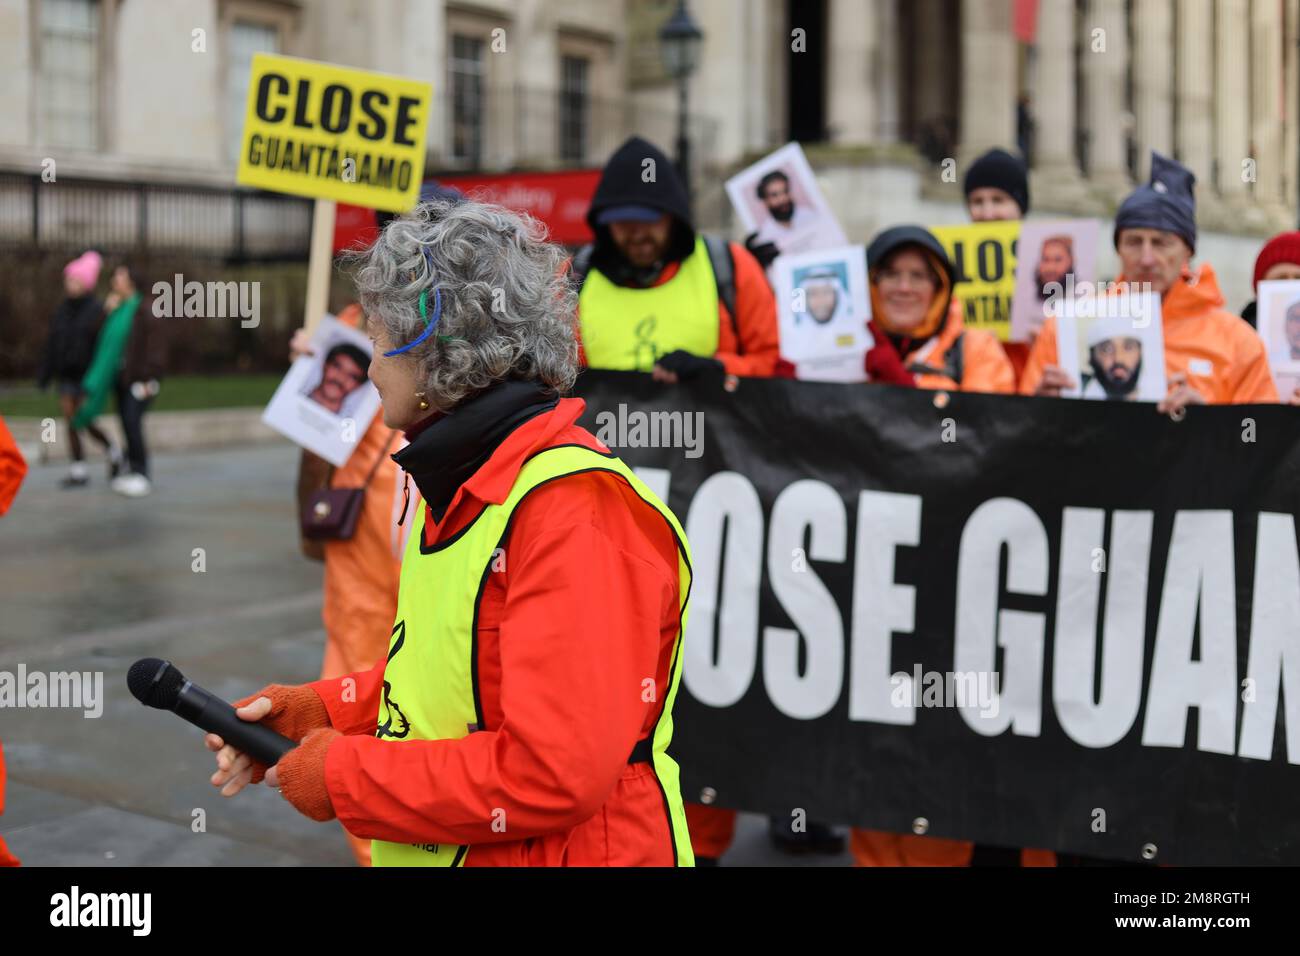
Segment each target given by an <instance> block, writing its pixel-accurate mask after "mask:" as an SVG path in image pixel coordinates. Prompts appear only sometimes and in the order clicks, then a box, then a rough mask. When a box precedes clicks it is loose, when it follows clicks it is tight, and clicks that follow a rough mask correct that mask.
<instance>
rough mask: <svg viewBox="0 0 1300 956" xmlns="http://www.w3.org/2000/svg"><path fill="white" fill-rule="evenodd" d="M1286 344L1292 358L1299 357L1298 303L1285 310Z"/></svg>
mask: <svg viewBox="0 0 1300 956" xmlns="http://www.w3.org/2000/svg"><path fill="white" fill-rule="evenodd" d="M1286 343H1287V345H1289V346H1291V356H1292V358H1294V357H1295V356H1297V355H1300V302H1297V303H1296V304H1295V305H1293V306H1291V308H1289V309H1287V310H1286Z"/></svg>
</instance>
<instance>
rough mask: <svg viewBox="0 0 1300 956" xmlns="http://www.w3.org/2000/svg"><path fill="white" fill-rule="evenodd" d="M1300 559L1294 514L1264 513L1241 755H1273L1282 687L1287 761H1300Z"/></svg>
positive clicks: (1258, 547) (1257, 547)
mask: <svg viewBox="0 0 1300 956" xmlns="http://www.w3.org/2000/svg"><path fill="white" fill-rule="evenodd" d="M1297 645H1300V563H1297V559H1296V545H1295V519H1293V518H1292V517H1291V515H1289V514H1261V515H1260V516H1259V531H1258V533H1257V534H1256V536H1255V591H1254V595H1253V596H1252V598H1251V605H1250V658H1249V662H1248V663H1247V664H1246V679H1247V680H1249V681H1252V682H1253V684H1254V687H1255V697H1254V699H1253V700H1251V701H1250V702H1248V703H1247V704H1246V706H1245V707H1244V708H1243V710H1242V717H1241V742H1240V744H1239V745H1238V747H1237V756H1239V757H1252V758H1254V759H1255V760H1269V759H1270V758H1272V756H1273V727H1274V725H1275V724H1276V723H1277V692H1278V685H1279V684H1281V689H1282V697H1283V699H1284V700H1285V701H1286V717H1285V722H1284V724H1283V726H1284V727H1285V729H1286V761H1287V763H1291V764H1300V647H1297Z"/></svg>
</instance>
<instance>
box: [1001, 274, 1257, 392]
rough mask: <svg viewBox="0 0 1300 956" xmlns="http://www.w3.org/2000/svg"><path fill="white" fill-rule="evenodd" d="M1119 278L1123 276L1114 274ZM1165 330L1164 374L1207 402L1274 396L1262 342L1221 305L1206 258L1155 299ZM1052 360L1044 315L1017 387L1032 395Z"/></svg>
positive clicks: (1050, 325)
mask: <svg viewBox="0 0 1300 956" xmlns="http://www.w3.org/2000/svg"><path fill="white" fill-rule="evenodd" d="M1117 281H1118V282H1119V283H1123V282H1125V279H1124V277H1123V276H1120V277H1119V279H1118V280H1117ZM1160 320H1161V325H1162V326H1163V328H1164V335H1165V374H1166V375H1168V376H1169V377H1171V378H1172V377H1173V376H1174V375H1175V374H1176V373H1180V372H1181V373H1183V374H1185V375H1186V376H1187V383H1188V384H1189V385H1191V386H1192V387H1193V388H1194V389H1196V390H1197V391H1198V392H1200V393H1201V394H1202V395H1204V396H1205V399H1206V401H1207V402H1209V403H1210V404H1211V405H1243V404H1249V403H1257V402H1265V403H1267V402H1276V401H1277V400H1278V398H1277V387H1276V386H1275V385H1274V384H1273V375H1272V373H1271V372H1270V371H1269V367H1268V356H1267V354H1266V351H1265V349H1264V343H1263V341H1262V340H1261V339H1260V337H1259V335H1257V334H1256V332H1255V330H1254V329H1252V328H1251V327H1250V326H1249V325H1248V324H1247V323H1246V322H1245V321H1244V320H1242V319H1241V318H1240V317H1238V316H1236V315H1233V314H1232V313H1231V312H1228V311H1227V310H1226V309H1224V308H1223V293H1222V292H1220V291H1219V283H1218V281H1217V279H1216V278H1215V276H1214V270H1213V269H1212V268H1211V267H1210V266H1209V264H1208V263H1202V264H1201V265H1200V266H1199V267H1197V268H1195V269H1193V268H1191V267H1190V266H1189V267H1185V268H1184V269H1183V274H1182V276H1181V277H1180V278H1179V280H1178V281H1177V282H1175V283H1174V284H1173V285H1172V286H1171V287H1170V288H1169V291H1168V292H1166V293H1165V294H1164V296H1163V297H1162V298H1161V300H1160ZM1057 363H1058V358H1057V351H1056V320H1055V319H1051V318H1049V319H1047V321H1045V322H1044V323H1043V327H1042V329H1041V330H1039V333H1038V338H1037V339H1036V340H1035V341H1034V347H1033V349H1032V350H1031V351H1030V353H1029V361H1028V362H1027V363H1026V364H1025V372H1024V375H1022V376H1021V378H1020V393H1021V394H1022V395H1032V394H1034V391H1035V390H1036V389H1037V388H1038V384H1039V383H1040V382H1041V381H1042V379H1043V368H1044V367H1045V366H1047V365H1056V364H1057Z"/></svg>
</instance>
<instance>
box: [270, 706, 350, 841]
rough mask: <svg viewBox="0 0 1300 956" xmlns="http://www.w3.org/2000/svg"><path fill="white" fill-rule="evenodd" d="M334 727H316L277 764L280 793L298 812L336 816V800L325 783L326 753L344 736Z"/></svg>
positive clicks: (322, 818)
mask: <svg viewBox="0 0 1300 956" xmlns="http://www.w3.org/2000/svg"><path fill="white" fill-rule="evenodd" d="M342 736H343V734H341V733H339V732H338V731H337V730H335V729H334V728H333V727H324V728H321V729H319V730H313V731H312V732H311V733H309V734H308V735H307V736H306V737H304V738H303V741H302V744H300V745H299V746H298V747H295V748H294V749H293V750H290V751H289V752H288V753H287V754H285V755H284V756H283V757H281V758H280V762H279V763H278V764H276V773H277V774H278V775H279V777H280V795H281V796H283V797H284V798H285V799H286V800H288V801H289V802H290V803H292V804H293V805H294V807H295V809H297V811H298V812H299V813H301V814H302V815H303V816H305V817H308V818H310V819H312V820H317V821H320V822H324V821H326V820H333V819H334V804H333V803H332V802H331V801H330V795H329V789H328V788H327V787H326V786H325V755H326V754H327V753H328V752H329V747H330V744H332V743H333V742H334V741H335V740H336V739H337V738H339V737H342Z"/></svg>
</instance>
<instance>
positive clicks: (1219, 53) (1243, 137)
mask: <svg viewBox="0 0 1300 956" xmlns="http://www.w3.org/2000/svg"><path fill="white" fill-rule="evenodd" d="M1214 9H1215V44H1216V46H1217V49H1216V55H1215V62H1216V64H1217V66H1218V70H1217V71H1216V74H1215V83H1214V152H1215V157H1216V158H1217V160H1218V176H1217V177H1216V185H1217V186H1218V187H1219V193H1220V195H1221V196H1223V198H1224V200H1225V201H1228V202H1229V203H1230V204H1232V205H1234V206H1238V207H1244V206H1245V205H1247V197H1246V184H1245V183H1244V182H1243V181H1242V178H1241V169H1242V165H1241V161H1242V160H1243V159H1246V158H1247V156H1248V155H1249V151H1250V128H1249V118H1250V115H1249V112H1248V104H1249V102H1250V101H1249V99H1248V97H1249V95H1250V86H1249V82H1248V76H1249V74H1248V71H1249V69H1250V61H1249V56H1250V43H1249V42H1248V40H1249V37H1248V35H1247V32H1246V26H1247V24H1248V22H1249V14H1250V10H1249V5H1248V3H1247V0H1216V3H1215V5H1214Z"/></svg>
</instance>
